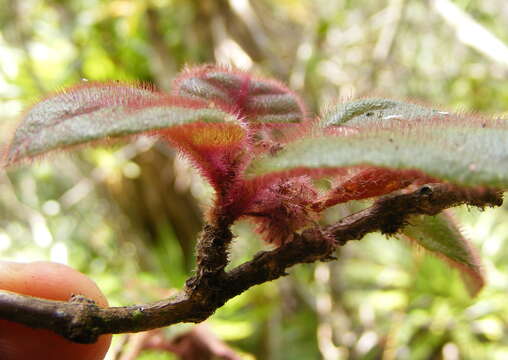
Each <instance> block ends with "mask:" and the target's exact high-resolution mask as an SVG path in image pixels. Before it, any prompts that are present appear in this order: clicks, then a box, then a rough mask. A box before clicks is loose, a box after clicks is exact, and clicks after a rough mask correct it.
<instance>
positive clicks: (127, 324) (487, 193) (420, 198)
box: [0, 183, 502, 343]
mask: <svg viewBox="0 0 508 360" xmlns="http://www.w3.org/2000/svg"><path fill="white" fill-rule="evenodd" d="M460 204H468V205H472V206H478V207H482V208H483V207H486V206H499V205H501V204H502V194H501V192H499V191H497V190H493V189H485V188H461V187H456V186H453V185H450V184H442V183H437V184H427V185H424V186H421V187H419V188H417V189H412V190H408V189H406V190H402V191H399V192H396V193H392V194H390V195H387V196H384V197H382V198H380V199H378V200H377V201H376V202H375V203H374V204H373V205H372V206H371V207H369V208H367V209H365V210H362V211H360V212H358V213H355V214H352V215H350V216H347V217H345V218H344V219H342V220H340V221H339V222H338V223H336V224H334V225H330V226H327V227H314V228H311V229H307V230H305V231H303V232H302V233H301V234H295V236H294V239H293V240H292V241H290V242H287V243H285V244H283V245H281V246H280V247H278V248H276V249H274V250H270V251H262V252H260V253H258V254H257V255H255V256H254V258H253V259H252V260H250V261H248V262H246V263H244V264H242V265H240V266H238V267H236V268H234V269H232V270H230V271H226V270H225V269H226V266H227V265H228V254H227V250H228V246H229V244H230V242H231V240H232V234H231V232H230V231H229V224H227V225H226V224H221V225H216V226H213V225H207V226H205V228H204V230H203V233H202V236H201V239H200V242H199V244H198V249H197V251H198V254H197V271H196V275H195V276H193V277H192V278H190V279H189V280H187V283H186V287H185V288H184V289H183V290H182V292H181V293H179V294H178V295H176V296H174V297H171V298H169V299H165V300H162V301H159V302H155V303H150V304H143V305H135V306H126V307H110V308H100V307H98V306H97V305H95V304H94V303H93V301H91V300H89V299H86V298H83V297H82V296H74V297H73V298H71V299H70V301H69V302H61V301H50V300H44V299H39V298H33V297H29V296H24V295H19V294H15V293H12V292H0V318H2V319H6V320H10V321H15V322H18V323H22V324H25V325H28V326H31V327H35V328H45V329H49V330H52V331H54V332H56V333H58V334H60V335H62V336H64V337H65V338H67V339H69V340H72V341H75V342H79V343H92V342H95V341H96V340H97V337H98V336H99V335H101V334H108V333H113V334H115V333H126V332H137V331H145V330H150V329H154V328H159V327H164V326H168V325H172V324H176V323H179V322H201V321H203V320H205V319H206V318H208V317H209V316H210V315H212V314H213V313H214V312H215V310H216V309H218V308H219V307H221V306H222V305H224V303H226V301H228V300H229V299H231V298H233V297H235V296H237V295H239V294H241V293H242V292H244V291H245V290H247V289H249V288H250V287H252V286H254V285H258V284H262V283H264V282H267V281H271V280H274V279H277V278H279V277H281V276H284V275H286V271H287V269H288V268H290V267H291V266H293V265H296V264H300V263H310V262H314V261H326V260H330V259H332V254H333V252H334V250H335V249H336V247H337V246H342V245H344V244H345V243H346V242H347V241H349V240H360V239H361V238H362V237H363V236H364V235H365V234H367V233H370V232H374V231H381V232H382V233H385V234H394V233H396V232H397V231H399V230H400V229H401V228H402V227H403V226H404V225H405V224H407V222H408V219H409V218H410V217H411V216H413V215H417V214H425V215H435V214H437V213H439V212H440V211H442V210H444V209H446V208H449V207H453V206H457V205H460Z"/></svg>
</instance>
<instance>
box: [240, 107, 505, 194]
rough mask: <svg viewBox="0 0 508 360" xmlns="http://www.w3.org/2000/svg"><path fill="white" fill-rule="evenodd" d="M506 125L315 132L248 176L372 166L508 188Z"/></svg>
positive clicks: (423, 123)
mask: <svg viewBox="0 0 508 360" xmlns="http://www.w3.org/2000/svg"><path fill="white" fill-rule="evenodd" d="M507 140H508V122H507V121H505V120H489V121H487V120H484V119H477V118H471V119H466V118H458V117H446V118H442V117H437V118H436V117H433V118H426V119H421V120H419V121H413V122H405V123H403V124H399V123H398V124H393V123H390V124H387V125H385V126H376V127H370V128H363V127H362V128H360V129H359V131H357V132H356V133H352V134H347V135H320V134H319V133H317V134H316V133H315V134H312V135H311V136H307V137H306V138H302V139H300V140H297V141H294V142H292V143H290V144H287V145H286V146H285V148H284V149H282V150H280V151H278V152H277V153H276V154H274V155H270V154H267V155H265V156H263V157H261V158H259V159H256V160H254V161H253V162H252V163H251V165H250V167H249V169H248V173H250V174H251V175H261V174H266V173H271V172H282V171H294V170H295V169H306V170H308V171H309V173H312V172H313V171H315V170H316V169H323V168H324V169H326V168H343V167H350V166H357V165H372V166H379V167H387V168H392V169H415V170H420V171H422V172H423V173H425V174H426V175H429V176H432V177H435V178H437V179H441V180H448V181H450V182H453V183H457V184H463V185H485V186H492V187H498V188H508V171H506V169H508V141H507Z"/></svg>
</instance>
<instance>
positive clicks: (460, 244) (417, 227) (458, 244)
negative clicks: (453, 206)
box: [402, 211, 485, 296]
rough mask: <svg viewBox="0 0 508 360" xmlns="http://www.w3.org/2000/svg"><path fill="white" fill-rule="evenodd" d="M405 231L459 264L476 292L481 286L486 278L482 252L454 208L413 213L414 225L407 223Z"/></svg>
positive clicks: (451, 263)
mask: <svg viewBox="0 0 508 360" xmlns="http://www.w3.org/2000/svg"><path fill="white" fill-rule="evenodd" d="M402 234H403V235H404V236H405V237H407V238H409V239H410V240H412V241H414V242H415V243H417V244H418V245H420V246H421V247H423V248H425V249H426V250H428V251H430V252H431V253H433V254H435V255H437V256H438V257H440V258H442V259H444V260H445V261H446V262H448V263H449V264H450V265H452V266H454V267H456V268H458V269H459V271H460V274H461V276H462V278H463V280H464V283H465V285H466V287H467V289H468V291H469V293H470V294H471V295H472V296H474V295H476V294H477V293H478V292H479V291H480V290H481V288H482V287H483V285H484V283H485V281H484V277H483V273H482V270H481V265H480V262H479V260H478V259H479V255H478V254H477V251H476V249H475V248H474V247H473V245H472V244H471V243H470V242H469V241H468V240H467V239H466V238H465V237H464V236H463V235H462V233H461V232H460V230H459V228H458V227H457V225H456V224H455V222H454V221H453V218H452V216H451V213H450V211H444V212H443V213H441V214H438V215H436V216H425V215H420V216H416V217H413V218H411V225H408V226H406V227H405V228H404V229H403V231H402Z"/></svg>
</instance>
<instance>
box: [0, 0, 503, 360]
mask: <svg viewBox="0 0 508 360" xmlns="http://www.w3.org/2000/svg"><path fill="white" fill-rule="evenodd" d="M506 44H508V2H507V1H505V0H482V1H470V0H456V1H450V0H428V1H424V0H389V1H388V0H387V1H378V0H354V1H353V0H318V1H310V0H307V1H304V0H301V1H298V0H279V1H271V0H250V1H249V0H229V1H227V0H216V1H212V0H209V1H207V0H190V1H189V0H151V1H141V0H139V1H127V0H123V1H122V0H116V1H106V0H46V1H36V0H0V99H1V101H0V114H1V115H0V143H3V144H5V143H6V142H7V141H8V138H9V134H10V132H11V131H12V129H13V126H14V124H15V122H16V119H18V118H19V116H20V114H21V112H22V111H23V109H24V108H26V107H27V106H29V105H30V104H31V103H33V102H34V101H35V100H36V99H37V98H40V97H41V96H43V95H44V94H47V93H48V92H51V91H54V90H55V89H60V88H62V87H65V86H68V85H72V84H75V83H79V82H82V81H91V80H141V81H148V82H151V83H155V84H156V85H157V86H158V87H160V88H162V89H166V90H167V89H169V88H170V84H171V80H172V79H173V77H174V75H175V73H176V72H178V71H179V70H180V69H182V68H183V67H184V66H185V65H187V64H201V63H209V62H218V63H223V64H231V65H234V66H237V67H239V68H242V69H246V70H251V71H254V72H257V73H261V74H264V75H267V76H273V77H276V78H278V79H280V80H283V81H285V82H286V83H288V84H289V85H290V86H291V87H292V88H293V89H295V90H296V91H297V92H298V93H300V94H301V95H302V96H303V97H304V98H305V100H306V102H307V104H308V105H309V107H310V108H311V110H312V111H313V112H314V113H315V114H319V113H320V112H322V111H325V110H326V109H327V108H329V107H330V106H331V105H332V104H334V103H335V102H338V101H341V100H344V99H349V98H352V97H357V96H364V95H368V94H376V95H382V96H386V97H392V98H399V99H401V98H409V99H417V100H419V101H422V102H424V103H429V104H433V105H434V106H435V107H441V108H443V109H449V110H454V111H460V112H474V113H477V112H481V113H484V114H487V115H490V116H495V117H501V116H503V115H505V112H506V109H507V107H508V81H507V80H508V47H507V45H506ZM507 171H508V169H507ZM211 195H212V193H211V190H210V188H209V187H208V186H207V185H206V184H204V183H203V182H202V180H201V179H200V178H199V176H198V175H197V174H196V173H195V172H194V170H193V169H192V168H190V167H189V166H188V164H187V163H186V162H185V161H184V160H182V159H181V158H178V157H175V154H174V151H173V150H172V149H169V148H167V147H166V146H165V145H164V144H160V143H157V142H155V141H154V140H152V139H147V138H139V139H137V140H136V141H135V142H132V143H128V144H125V143H124V144H119V145H116V146H114V147H110V148H107V149H106V148H96V149H83V150H80V151H77V152H75V153H73V154H57V155H53V156H50V158H49V159H44V160H42V161H36V162H35V163H34V164H32V165H31V166H21V167H18V168H16V169H12V170H9V171H8V172H5V171H0V253H1V257H2V258H3V259H9V260H16V261H33V260H52V261H57V262H61V263H66V264H69V265H71V266H73V267H75V268H77V269H79V270H80V271H82V272H84V273H86V274H88V275H89V276H90V277H92V278H93V279H94V280H95V281H96V282H97V283H98V284H99V286H100V287H101V289H102V290H103V291H104V292H105V293H106V295H107V297H108V298H109V300H110V303H111V304H112V305H127V304H132V303H139V302H145V301H151V300H155V299H158V298H161V297H162V296H165V295H166V294H167V293H168V290H170V289H175V288H176V289H177V288H181V287H182V285H183V283H184V281H185V279H186V278H187V277H188V276H189V275H190V274H191V271H192V268H193V264H194V254H193V246H194V242H195V237H196V235H197V232H198V231H199V229H200V226H201V221H202V220H201V214H202V211H203V209H204V208H205V207H206V205H207V204H208V203H209V202H210V198H211ZM346 210H347V209H344V208H340V209H335V213H331V214H328V215H329V217H330V218H334V217H335V218H336V217H337V216H338V214H339V215H340V214H343V213H345V211H346ZM458 215H459V217H460V218H461V219H462V220H463V221H464V230H465V231H466V233H467V234H468V236H469V237H470V238H471V239H472V240H473V241H474V242H475V244H476V245H477V246H478V248H479V249H480V252H481V254H482V259H483V265H484V269H485V272H486V274H487V279H488V284H487V286H486V288H485V289H484V290H483V292H482V293H481V294H480V295H479V296H478V297H476V298H474V299H471V298H469V297H468V295H467V292H466V291H465V290H464V288H463V285H462V283H461V281H460V277H459V276H458V274H457V273H456V272H455V271H454V270H451V269H450V268H448V267H447V266H446V265H444V264H443V263H442V262H441V261H439V260H438V259H436V258H433V257H430V256H428V255H426V254H425V253H423V252H422V251H420V250H415V249H412V248H411V245H409V244H407V243H404V242H401V241H400V240H397V239H386V238H384V237H382V236H378V235H369V236H367V237H366V238H365V239H363V240H362V241H360V242H354V243H349V244H348V245H347V246H345V247H344V248H342V249H341V250H340V251H339V252H338V253H337V254H336V255H337V258H338V260H337V261H334V262H330V263H321V264H310V265H300V266H297V267H295V268H294V269H292V270H291V274H290V276H288V277H286V278H284V279H280V280H278V281H275V282H272V283H268V284H264V285H262V286H257V287H255V288H253V289H251V290H249V291H248V292H246V293H244V294H243V295H241V296H239V297H237V298H235V299H233V300H231V301H230V302H229V303H228V304H227V305H226V306H224V307H223V308H222V309H220V310H219V311H218V312H217V313H216V314H215V315H214V316H213V317H212V318H211V319H210V320H209V322H208V323H209V326H210V328H211V329H212V330H213V332H214V333H215V334H216V335H217V336H218V337H219V338H221V339H223V340H224V341H226V342H227V343H228V344H229V346H230V347H232V348H233V349H234V350H235V351H236V352H237V353H238V354H239V355H240V356H242V357H243V358H245V359H268V360H283V359H288V360H289V359H327V360H331V359H384V360H390V359H446V360H458V359H507V358H508V261H507V260H506V259H508V211H507V207H506V206H504V208H501V209H496V210H487V211H484V212H480V211H478V210H475V209H467V208H463V209H460V210H459V211H458ZM235 233H236V234H238V238H237V239H236V243H235V247H234V251H233V256H232V258H233V263H234V264H238V263H240V262H242V261H245V260H248V259H249V258H250V257H251V256H252V254H254V253H255V252H256V251H258V250H260V249H262V248H264V247H265V245H263V244H262V243H261V241H260V240H259V238H258V237H257V236H256V235H254V234H252V232H251V227H250V225H249V224H248V223H241V224H238V225H237V226H236V227H235ZM172 331H173V332H174V331H175V330H168V335H167V336H171V334H170V332H172ZM182 331H183V330H182ZM126 343H127V342H126V341H125V337H124V336H121V335H119V336H116V337H115V342H114V344H113V347H112V349H111V351H110V353H109V354H108V358H109V359H110V360H112V359H118V358H119V355H118V354H119V353H120V352H121V351H122V347H124V346H127V345H126ZM138 358H139V359H144V360H152V359H176V357H174V355H172V354H170V353H165V352H157V351H145V352H143V353H141V354H140V356H139V357H138Z"/></svg>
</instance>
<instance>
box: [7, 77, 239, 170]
mask: <svg viewBox="0 0 508 360" xmlns="http://www.w3.org/2000/svg"><path fill="white" fill-rule="evenodd" d="M196 121H200V122H223V121H236V119H235V118H234V117H232V116H231V115H230V114H228V113H225V112H223V111H220V110H218V109H210V108H208V107H207V105H206V104H204V103H202V102H198V101H190V100H189V99H181V98H175V97H170V96H169V95H166V94H163V93H160V92H157V91H154V90H152V89H148V88H146V87H138V86H133V85H126V84H120V83H91V84H84V85H79V86H77V87H74V88H71V89H69V90H66V91H64V92H60V93H57V94H55V95H53V96H50V97H48V98H46V99H44V100H42V101H40V102H39V103H37V104H35V105H34V106H33V107H32V108H31V109H30V110H29V111H28V112H27V113H26V114H25V115H24V118H23V120H22V122H21V124H20V125H19V127H18V128H17V130H16V132H15V134H14V137H13V139H12V141H11V144H10V146H9V147H8V149H7V151H6V153H5V154H4V156H3V158H4V162H5V164H6V165H10V164H13V163H16V162H19V161H22V160H26V159H30V158H33V157H36V156H39V155H43V154H45V153H47V152H50V151H53V150H58V149H65V148H68V147H70V146H74V145H79V144H84V143H88V142H93V141H98V140H110V139H115V138H121V137H125V136H129V135H135V134H142V133H151V134H156V133H157V131H158V130H162V129H166V128H169V127H173V126H175V125H183V124H187V123H191V122H196Z"/></svg>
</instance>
